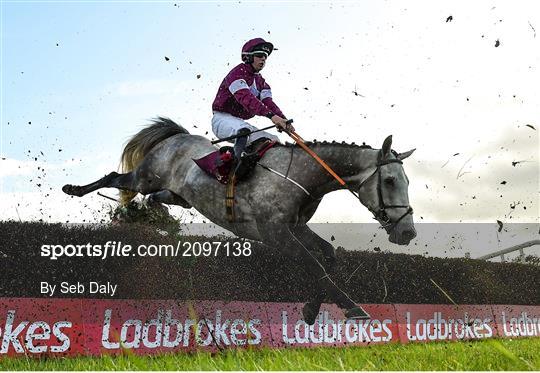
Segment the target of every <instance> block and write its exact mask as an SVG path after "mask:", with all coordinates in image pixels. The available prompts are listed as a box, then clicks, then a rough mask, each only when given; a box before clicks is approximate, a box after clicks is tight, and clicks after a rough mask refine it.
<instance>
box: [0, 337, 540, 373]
mask: <svg viewBox="0 0 540 373" xmlns="http://www.w3.org/2000/svg"><path fill="white" fill-rule="evenodd" d="M539 352H540V338H528V339H515V340H510V339H500V340H499V339H490V340H483V341H471V342H438V343H427V344H409V345H401V344H392V345H379V346H368V347H347V348H313V349H282V350H273V349H258V350H228V351H225V352H221V353H215V354H212V353H206V352H200V353H196V354H180V353H178V354H164V355H157V356H136V355H133V354H125V355H120V356H102V357H77V358H57V357H43V358H26V357H19V358H0V369H2V370H540V354H539Z"/></svg>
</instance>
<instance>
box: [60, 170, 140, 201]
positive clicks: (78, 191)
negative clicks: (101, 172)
mask: <svg viewBox="0 0 540 373" xmlns="http://www.w3.org/2000/svg"><path fill="white" fill-rule="evenodd" d="M134 184H135V183H134V180H133V173H132V172H128V173H126V174H119V173H117V172H111V173H110V174H108V175H105V176H104V177H102V178H101V179H99V180H97V181H94V182H93V183H90V184H87V185H71V184H66V185H64V186H63V187H62V191H63V192H64V193H66V194H69V195H72V196H77V197H82V196H84V195H85V194H88V193H91V192H93V191H95V190H98V189H101V188H118V189H126V190H131V191H137V190H136V187H135V185H134Z"/></svg>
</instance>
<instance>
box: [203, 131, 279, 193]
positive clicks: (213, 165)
mask: <svg viewBox="0 0 540 373" xmlns="http://www.w3.org/2000/svg"><path fill="white" fill-rule="evenodd" d="M276 143H277V142H276V141H272V140H269V139H265V138H261V139H258V140H256V141H254V142H253V143H251V144H250V145H248V146H247V148H246V153H247V155H246V156H245V157H244V158H242V165H241V166H242V170H241V172H239V175H236V176H235V175H233V174H232V173H233V172H234V169H235V160H234V150H233V147H232V146H223V147H221V148H219V149H217V150H216V151H214V152H212V153H210V154H208V155H205V156H204V157H202V158H199V159H194V160H193V161H194V162H195V163H196V164H197V166H199V167H200V168H201V169H202V170H203V171H204V172H206V173H207V174H208V175H210V176H212V177H213V178H214V179H216V180H217V181H219V182H220V183H221V184H225V185H227V184H229V183H230V182H231V181H233V182H235V183H238V182H239V181H242V180H246V179H248V178H249V176H250V175H251V173H252V171H253V169H254V168H255V167H256V166H257V162H258V161H259V160H260V159H261V158H262V157H263V156H264V154H265V153H266V152H267V151H268V150H270V149H271V148H272V147H273V146H274V145H275V144H276ZM240 173H241V175H240Z"/></svg>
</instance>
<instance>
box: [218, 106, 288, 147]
mask: <svg viewBox="0 0 540 373" xmlns="http://www.w3.org/2000/svg"><path fill="white" fill-rule="evenodd" d="M240 128H249V129H250V130H251V131H255V130H257V129H258V128H257V127H255V126H252V125H251V124H249V123H248V122H246V121H245V120H243V119H240V118H237V117H235V116H233V115H231V114H228V113H222V112H219V111H215V112H214V116H213V117H212V131H213V132H214V135H216V137H217V138H218V139H223V138H225V137H229V136H233V135H236V133H237V132H238V130H239V129H240ZM261 137H266V138H269V139H271V140H275V141H277V142H279V138H278V137H277V136H276V135H272V134H271V133H268V132H266V131H259V132H255V133H254V134H251V135H249V137H248V144H249V143H252V142H253V141H255V140H257V139H260V138H261ZM230 142H234V140H230Z"/></svg>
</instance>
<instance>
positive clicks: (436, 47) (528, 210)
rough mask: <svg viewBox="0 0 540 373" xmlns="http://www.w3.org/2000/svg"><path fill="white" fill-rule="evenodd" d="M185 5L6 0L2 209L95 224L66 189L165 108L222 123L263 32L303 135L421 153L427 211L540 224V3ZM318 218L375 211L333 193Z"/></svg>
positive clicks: (200, 125) (86, 203) (275, 80)
mask: <svg viewBox="0 0 540 373" xmlns="http://www.w3.org/2000/svg"><path fill="white" fill-rule="evenodd" d="M175 4H176V3H175V2H163V3H159V4H158V3H135V2H116V3H109V4H106V3H101V2H64V3H59V2H56V3H53V2H24V3H22V2H15V1H11V2H6V1H4V2H2V3H1V5H0V6H1V11H2V12H1V13H2V14H1V18H2V27H1V29H2V30H1V31H2V82H1V86H2V87H1V88H2V100H1V101H2V113H1V139H0V143H1V149H0V153H1V156H2V160H0V182H1V190H0V193H1V194H0V219H10V218H11V219H13V218H14V219H18V218H19V217H20V218H21V219H23V220H26V219H40V218H42V219H45V220H48V221H66V220H69V221H71V222H73V221H83V220H84V221H99V219H100V217H101V215H102V213H101V211H102V210H103V205H104V204H105V205H108V201H107V200H104V199H103V198H101V197H99V196H96V194H95V193H93V194H92V195H91V196H86V197H84V198H82V199H77V198H70V197H66V196H65V195H63V194H62V192H61V191H60V188H61V186H62V185H63V184H65V183H73V184H86V183H88V182H90V181H93V180H95V179H97V178H99V177H101V176H103V175H104V174H105V173H108V172H110V171H112V170H114V169H116V167H117V163H118V158H119V155H120V151H121V149H122V145H123V143H124V142H125V141H126V139H127V138H128V136H130V135H132V134H134V133H135V132H136V131H138V129H139V128H140V126H141V125H142V124H145V123H146V122H147V120H148V119H150V118H152V117H154V116H156V115H163V116H169V117H171V118H173V119H174V120H177V121H178V122H179V123H180V124H182V125H184V126H185V127H186V128H187V129H188V130H190V131H191V132H192V133H196V134H204V133H205V132H206V131H211V129H210V118H211V109H210V105H211V102H212V100H213V98H214V96H215V92H216V90H217V87H218V86H219V83H220V82H221V80H222V79H223V77H224V76H225V74H226V73H227V72H228V70H229V69H230V68H231V67H232V66H235V65H236V64H237V63H239V54H240V52H239V51H240V48H241V45H242V44H243V42H244V41H245V40H247V39H249V38H252V37H256V36H262V37H264V38H266V39H267V40H270V41H272V42H273V43H274V44H275V46H276V47H278V50H277V51H276V52H275V53H274V54H272V56H271V58H270V59H269V60H268V64H267V67H266V68H265V70H263V75H264V76H265V78H266V79H267V80H268V81H269V83H270V84H271V86H272V89H273V95H274V98H275V101H276V102H277V103H278V105H280V107H281V108H282V109H283V111H284V112H285V114H286V115H287V116H289V117H292V118H294V119H295V125H296V128H297V130H298V132H299V133H300V134H301V136H302V137H304V138H306V139H313V138H317V139H320V140H325V139H326V140H331V139H336V140H339V141H341V140H346V141H350V142H352V141H354V142H356V143H361V142H362V141H365V142H366V143H368V144H370V145H372V146H374V147H380V146H381V144H382V141H383V139H384V138H385V137H386V136H387V135H389V134H393V138H394V145H393V147H394V148H395V149H396V150H398V151H405V150H408V149H410V148H417V151H416V152H415V153H414V155H413V156H412V157H411V158H409V159H407V161H406V162H405V165H404V166H405V169H406V172H407V174H408V176H409V179H410V181H411V185H410V190H409V196H410V199H411V203H412V205H413V207H414V209H415V219H416V221H419V222H460V221H464V222H479V221H485V222H494V221H495V220H497V219H499V220H502V221H505V222H506V221H509V222H532V223H538V221H539V218H538V217H539V203H538V186H539V168H538V158H539V154H538V151H539V149H540V147H539V137H538V130H540V128H539V127H540V121H539V118H540V111H539V109H538V108H539V107H540V105H539V104H540V102H539V99H538V97H540V92H539V91H540V88H539V86H540V85H539V84H538V83H539V82H540V74H539V72H538V68H539V67H540V64H539V62H540V43H539V40H540V36H537V35H536V30H538V31H540V3H538V2H536V1H513V2H508V1H506V2H504V1H474V2H471V1H437V2H435V1H409V2H406V3H405V2H401V1H384V2H382V1H361V2H354V3H353V2H279V3H276V2H240V3H238V2H198V3H185V2H181V3H180V2H179V3H178V4H180V5H179V6H176V5H175ZM450 15H451V16H452V17H453V19H452V20H451V21H449V22H446V20H447V17H448V16H450ZM497 40H499V43H500V45H499V46H498V47H495V43H496V41H497ZM57 44H58V45H57ZM165 56H167V57H169V58H170V61H168V62H167V61H165V59H164V57H165ZM199 74H200V78H197V75H199ZM305 88H308V90H306V89H305ZM353 91H356V92H357V93H359V94H361V95H362V96H364V97H362V96H356V95H354V94H353ZM267 121H268V120H267V119H265V118H258V119H256V120H255V121H254V122H253V123H254V124H257V125H261V126H262V125H267V124H268V123H267ZM29 122H30V123H29ZM194 125H196V126H197V128H195V127H194ZM527 125H531V126H534V127H535V128H536V130H534V129H532V128H530V127H527ZM283 138H284V137H283ZM284 139H285V138H284ZM60 149H61V151H60ZM41 152H42V153H43V155H42V154H41ZM456 153H459V154H458V155H455V156H454V154H456ZM36 158H37V160H36ZM513 161H526V162H523V163H518V164H516V165H515V166H512V162H513ZM38 167H39V169H38ZM43 169H45V171H42V170H43ZM460 171H461V174H462V176H460V177H457V176H458V174H460ZM503 181H506V184H504V185H503V184H501V182H503ZM38 184H40V186H38ZM104 193H106V194H108V195H114V194H115V192H113V191H112V190H106V191H104ZM511 205H516V207H515V208H514V209H512V208H511V207H510V206H511ZM174 211H177V212H178V213H179V214H181V212H180V211H181V210H180V209H175V210H174ZM190 219H191V218H190ZM313 221H314V222H368V221H369V222H370V221H372V220H371V216H370V213H369V212H368V211H367V210H366V209H365V208H364V207H363V206H360V205H358V206H357V205H356V204H355V203H354V202H352V200H351V197H350V196H349V195H348V193H345V192H336V193H333V194H331V195H329V196H327V197H326V198H325V199H324V200H323V203H322V204H321V206H320V208H319V210H318V212H317V214H316V216H315V217H314V219H313Z"/></svg>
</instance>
